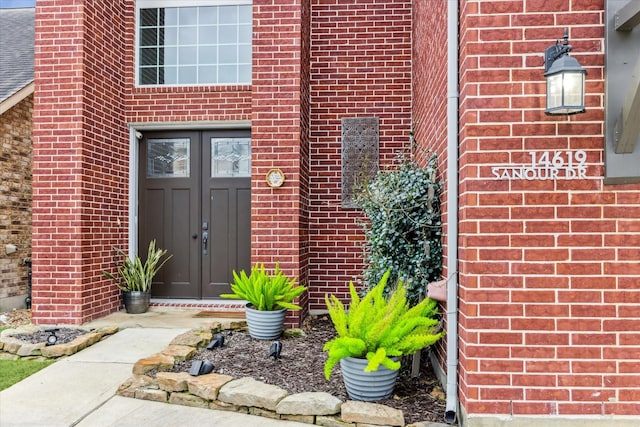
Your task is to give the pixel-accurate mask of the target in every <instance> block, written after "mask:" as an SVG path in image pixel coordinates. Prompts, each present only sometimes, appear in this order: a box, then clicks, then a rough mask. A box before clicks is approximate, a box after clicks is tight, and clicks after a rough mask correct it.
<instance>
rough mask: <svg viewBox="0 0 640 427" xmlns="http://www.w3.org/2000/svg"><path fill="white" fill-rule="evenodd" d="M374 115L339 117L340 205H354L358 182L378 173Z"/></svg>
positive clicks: (376, 123) (375, 118) (376, 135)
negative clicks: (340, 156) (340, 152)
mask: <svg viewBox="0 0 640 427" xmlns="http://www.w3.org/2000/svg"><path fill="white" fill-rule="evenodd" d="M379 136H380V133H379V131H378V118H377V117H353V118H344V119H342V207H343V208H354V207H356V206H355V193H354V191H355V190H356V189H357V187H358V186H359V185H361V184H362V183H363V182H366V181H368V180H370V179H372V178H373V177H374V176H375V175H376V173H377V172H378V142H379Z"/></svg>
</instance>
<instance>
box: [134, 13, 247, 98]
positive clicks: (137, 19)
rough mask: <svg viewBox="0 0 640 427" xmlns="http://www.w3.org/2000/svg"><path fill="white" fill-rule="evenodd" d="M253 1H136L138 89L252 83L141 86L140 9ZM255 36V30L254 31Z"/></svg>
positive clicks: (135, 58)
mask: <svg viewBox="0 0 640 427" xmlns="http://www.w3.org/2000/svg"><path fill="white" fill-rule="evenodd" d="M252 4H253V1H252V0H188V1H185V0H136V2H135V18H134V32H135V47H134V84H135V87H136V88H159V87H194V86H238V85H240V86H243V85H250V84H251V82H248V83H246V82H242V83H241V82H235V83H175V84H174V83H172V84H157V83H156V84H141V82H140V35H141V31H140V9H149V8H168V7H176V8H180V7H203V6H243V5H252ZM252 34H253V30H252Z"/></svg>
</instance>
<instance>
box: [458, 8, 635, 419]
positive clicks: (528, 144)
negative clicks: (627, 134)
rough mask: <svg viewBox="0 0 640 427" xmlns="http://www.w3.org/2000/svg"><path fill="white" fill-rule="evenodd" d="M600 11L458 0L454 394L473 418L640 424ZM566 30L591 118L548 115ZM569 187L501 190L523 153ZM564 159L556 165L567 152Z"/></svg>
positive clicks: (626, 222)
mask: <svg viewBox="0 0 640 427" xmlns="http://www.w3.org/2000/svg"><path fill="white" fill-rule="evenodd" d="M603 10H604V2H603V1H602V0H571V1H570V0H545V1H540V0H512V1H481V2H480V1H475V0H473V1H472V0H468V1H462V2H461V20H460V24H461V29H460V38H461V42H460V48H461V50H460V58H461V69H460V79H461V80H460V93H461V98H460V118H461V128H460V132H461V133H460V152H461V159H460V188H461V198H460V203H461V206H460V246H461V249H460V271H461V274H460V382H461V383H460V397H461V402H462V404H463V406H464V407H465V408H466V410H467V412H469V413H474V414H479V413H484V414H514V415H526V414H540V415H541V414H558V415H600V414H605V415H608V414H629V415H631V414H633V415H639V414H640V405H638V399H639V398H640V387H639V384H640V364H638V363H637V361H638V358H640V333H639V332H638V331H640V311H639V309H638V303H639V302H640V290H638V286H637V285H638V283H640V264H639V263H638V254H639V247H640V243H639V242H640V226H639V223H638V217H640V185H625V186H611V185H604V183H603V161H604V160H603V144H604V140H603V115H604V111H603V97H604V94H603V87H604V82H603V73H604V70H603V64H604V55H603V46H604V40H603V37H604V26H603V19H604V16H603V15H604V14H603ZM564 26H566V27H568V28H569V35H570V41H571V44H572V45H573V48H574V50H573V53H572V55H573V56H575V57H576V58H577V59H578V60H579V61H580V62H581V64H582V65H583V66H585V68H586V69H587V70H588V76H587V101H586V102H587V113H586V114H581V115H577V116H571V117H566V116H559V117H558V116H556V117H548V116H545V115H544V113H543V111H544V96H545V84H544V77H543V72H544V70H543V50H544V48H545V47H547V46H549V45H551V44H553V43H554V42H555V40H556V39H557V38H561V37H562V28H563V27H564ZM577 150H584V151H585V152H586V154H587V174H586V178H584V179H575V180H530V181H528V180H511V181H509V180H497V179H494V176H493V175H492V167H494V166H500V165H502V166H509V165H519V164H530V162H531V159H530V156H529V154H528V153H529V152H531V151H534V152H536V153H538V155H541V154H540V153H541V152H543V151H550V152H551V154H552V155H553V153H555V152H556V151H558V152H561V153H565V152H567V151H569V152H571V153H575V152H576V151H577ZM563 155H565V154H563Z"/></svg>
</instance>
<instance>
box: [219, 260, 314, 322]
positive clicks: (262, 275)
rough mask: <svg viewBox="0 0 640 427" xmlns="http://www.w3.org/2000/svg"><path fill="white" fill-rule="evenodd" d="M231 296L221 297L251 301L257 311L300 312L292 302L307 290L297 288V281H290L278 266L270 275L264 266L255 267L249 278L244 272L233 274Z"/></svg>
mask: <svg viewBox="0 0 640 427" xmlns="http://www.w3.org/2000/svg"><path fill="white" fill-rule="evenodd" d="M233 280H234V282H233V283H231V292H232V293H230V294H222V295H220V296H221V297H222V298H233V299H244V300H247V301H249V302H250V303H251V304H252V305H253V306H254V308H255V309H256V310H260V311H274V310H280V309H282V308H287V309H289V310H300V309H301V308H302V307H300V306H299V305H297V304H294V303H293V302H292V301H293V300H294V299H296V298H298V297H299V296H300V295H302V293H303V292H304V291H305V290H306V289H307V288H306V287H304V286H295V284H296V279H295V278H293V279H289V278H288V277H287V276H286V275H285V274H284V273H283V272H282V270H280V266H279V265H278V264H276V268H275V270H274V272H273V274H270V273H269V272H268V271H267V270H266V269H265V267H264V264H257V265H254V266H253V268H252V269H251V273H250V274H249V275H248V276H247V273H245V271H244V270H242V271H241V272H240V274H238V273H236V272H235V270H234V272H233Z"/></svg>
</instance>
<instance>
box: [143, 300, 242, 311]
mask: <svg viewBox="0 0 640 427" xmlns="http://www.w3.org/2000/svg"><path fill="white" fill-rule="evenodd" d="M246 304H247V302H246V301H242V300H234V301H223V300H202V299H170V298H167V299H165V298H151V307H163V308H194V309H203V310H220V311H244V306H245V305H246Z"/></svg>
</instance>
